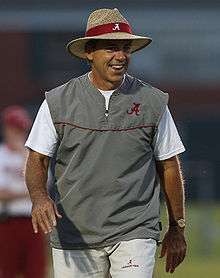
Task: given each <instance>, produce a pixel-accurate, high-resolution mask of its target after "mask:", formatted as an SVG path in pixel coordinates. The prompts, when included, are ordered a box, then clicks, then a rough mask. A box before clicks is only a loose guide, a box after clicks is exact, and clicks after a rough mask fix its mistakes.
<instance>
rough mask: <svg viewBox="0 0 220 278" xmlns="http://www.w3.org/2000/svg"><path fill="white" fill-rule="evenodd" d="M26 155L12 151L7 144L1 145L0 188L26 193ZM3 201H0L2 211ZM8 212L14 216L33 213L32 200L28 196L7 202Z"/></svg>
mask: <svg viewBox="0 0 220 278" xmlns="http://www.w3.org/2000/svg"><path fill="white" fill-rule="evenodd" d="M24 164H25V157H24V155H22V154H21V153H17V152H14V151H11V150H10V149H9V148H8V147H7V146H6V145H5V144H1V145H0V189H8V190H10V191H12V192H14V193H26V192H27V187H26V185H25V181H24V174H23V172H24ZM1 210H2V203H1V202H0V211H1ZM7 212H8V214H9V215H12V216H19V215H22V216H24V215H27V216H29V215H30V214H31V201H30V199H29V198H28V197H24V198H22V199H18V200H13V201H11V202H8V203H7Z"/></svg>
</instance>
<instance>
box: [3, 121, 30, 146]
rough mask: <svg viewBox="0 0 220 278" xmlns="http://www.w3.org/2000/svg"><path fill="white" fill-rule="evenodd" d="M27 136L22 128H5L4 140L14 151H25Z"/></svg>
mask: <svg viewBox="0 0 220 278" xmlns="http://www.w3.org/2000/svg"><path fill="white" fill-rule="evenodd" d="M25 136H26V133H25V131H23V130H21V129H20V128H17V127H13V126H8V125H6V126H4V128H3V137H4V140H5V142H6V144H7V145H8V146H9V147H10V148H11V149H12V150H15V151H20V150H23V149H24V142H25Z"/></svg>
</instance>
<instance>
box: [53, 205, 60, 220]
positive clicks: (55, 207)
mask: <svg viewBox="0 0 220 278" xmlns="http://www.w3.org/2000/svg"><path fill="white" fill-rule="evenodd" d="M53 207H54V211H55V214H56V216H57V217H58V218H62V215H61V214H60V213H59V212H58V210H57V206H56V205H55V204H54V205H53Z"/></svg>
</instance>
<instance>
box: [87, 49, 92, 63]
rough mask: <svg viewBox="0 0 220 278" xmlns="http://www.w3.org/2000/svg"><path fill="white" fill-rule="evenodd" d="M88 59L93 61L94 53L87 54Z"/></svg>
mask: <svg viewBox="0 0 220 278" xmlns="http://www.w3.org/2000/svg"><path fill="white" fill-rule="evenodd" d="M85 55H86V58H87V60H89V61H90V62H92V61H93V52H92V51H91V52H85Z"/></svg>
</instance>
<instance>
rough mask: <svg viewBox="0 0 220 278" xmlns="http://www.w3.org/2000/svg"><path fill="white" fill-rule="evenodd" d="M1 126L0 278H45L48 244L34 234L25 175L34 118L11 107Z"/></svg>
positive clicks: (23, 110) (19, 109) (41, 237)
mask: <svg viewBox="0 0 220 278" xmlns="http://www.w3.org/2000/svg"><path fill="white" fill-rule="evenodd" d="M1 124H2V137H3V142H2V143H1V144H0V278H14V277H17V275H18V274H19V275H22V277H24V278H30V277H32V278H35V277H36V278H44V277H45V270H46V257H47V253H46V252H47V245H46V241H45V236H44V235H43V234H42V233H39V234H37V235H36V234H34V233H33V230H32V224H31V217H30V215H31V201H30V198H29V194H28V191H27V188H26V186H25V181H24V173H23V172H24V164H25V159H26V150H25V148H24V142H25V140H26V135H27V131H28V130H29V129H30V126H31V119H30V116H29V115H28V113H27V111H26V110H25V109H24V108H23V107H20V106H9V107H7V108H5V109H4V110H3V111H2V113H1ZM19 277H20V276H19Z"/></svg>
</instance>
